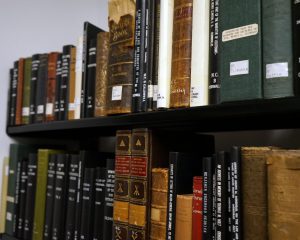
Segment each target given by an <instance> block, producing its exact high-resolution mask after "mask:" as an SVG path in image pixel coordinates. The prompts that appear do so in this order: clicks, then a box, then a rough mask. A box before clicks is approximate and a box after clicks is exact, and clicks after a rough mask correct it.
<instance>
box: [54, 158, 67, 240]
mask: <svg viewBox="0 0 300 240" xmlns="http://www.w3.org/2000/svg"><path fill="white" fill-rule="evenodd" d="M68 173H69V155H68V154H57V159H56V171H55V191H54V204H53V219H52V239H53V240H61V239H64V235H65V219H66V203H67V189H68Z"/></svg>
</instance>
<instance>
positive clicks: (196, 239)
mask: <svg viewBox="0 0 300 240" xmlns="http://www.w3.org/2000/svg"><path fill="white" fill-rule="evenodd" d="M202 181H203V178H202V177H194V179H193V235H192V239H193V240H202V194H203V189H202Z"/></svg>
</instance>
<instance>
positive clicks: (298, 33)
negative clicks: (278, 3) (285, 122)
mask: <svg viewBox="0 0 300 240" xmlns="http://www.w3.org/2000/svg"><path fill="white" fill-rule="evenodd" d="M292 2H293V5H292V8H293V9H292V14H293V52H294V59H293V61H294V88H295V94H297V95H299V94H300V83H299V82H300V46H299V41H300V1H292Z"/></svg>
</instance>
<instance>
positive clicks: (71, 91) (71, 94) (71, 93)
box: [67, 47, 76, 120]
mask: <svg viewBox="0 0 300 240" xmlns="http://www.w3.org/2000/svg"><path fill="white" fill-rule="evenodd" d="M75 68H76V47H72V48H71V52H70V69H69V85H68V113H67V119H68V120H73V119H75V108H76V103H75V94H76V93H75V91H76V90H75V89H76V82H75V81H76V80H75V73H76V72H75V71H76V70H75Z"/></svg>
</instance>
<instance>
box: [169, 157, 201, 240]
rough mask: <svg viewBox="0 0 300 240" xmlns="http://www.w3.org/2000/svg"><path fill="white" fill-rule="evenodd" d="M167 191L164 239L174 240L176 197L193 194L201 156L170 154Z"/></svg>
mask: <svg viewBox="0 0 300 240" xmlns="http://www.w3.org/2000/svg"><path fill="white" fill-rule="evenodd" d="M169 172H170V173H169V190H168V211H167V232H166V239H168V240H174V239H175V220H176V197H177V195H178V194H191V193H193V177H194V176H199V175H201V173H202V161H201V156H198V155H196V154H192V153H184V152H170V154H169Z"/></svg>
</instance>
